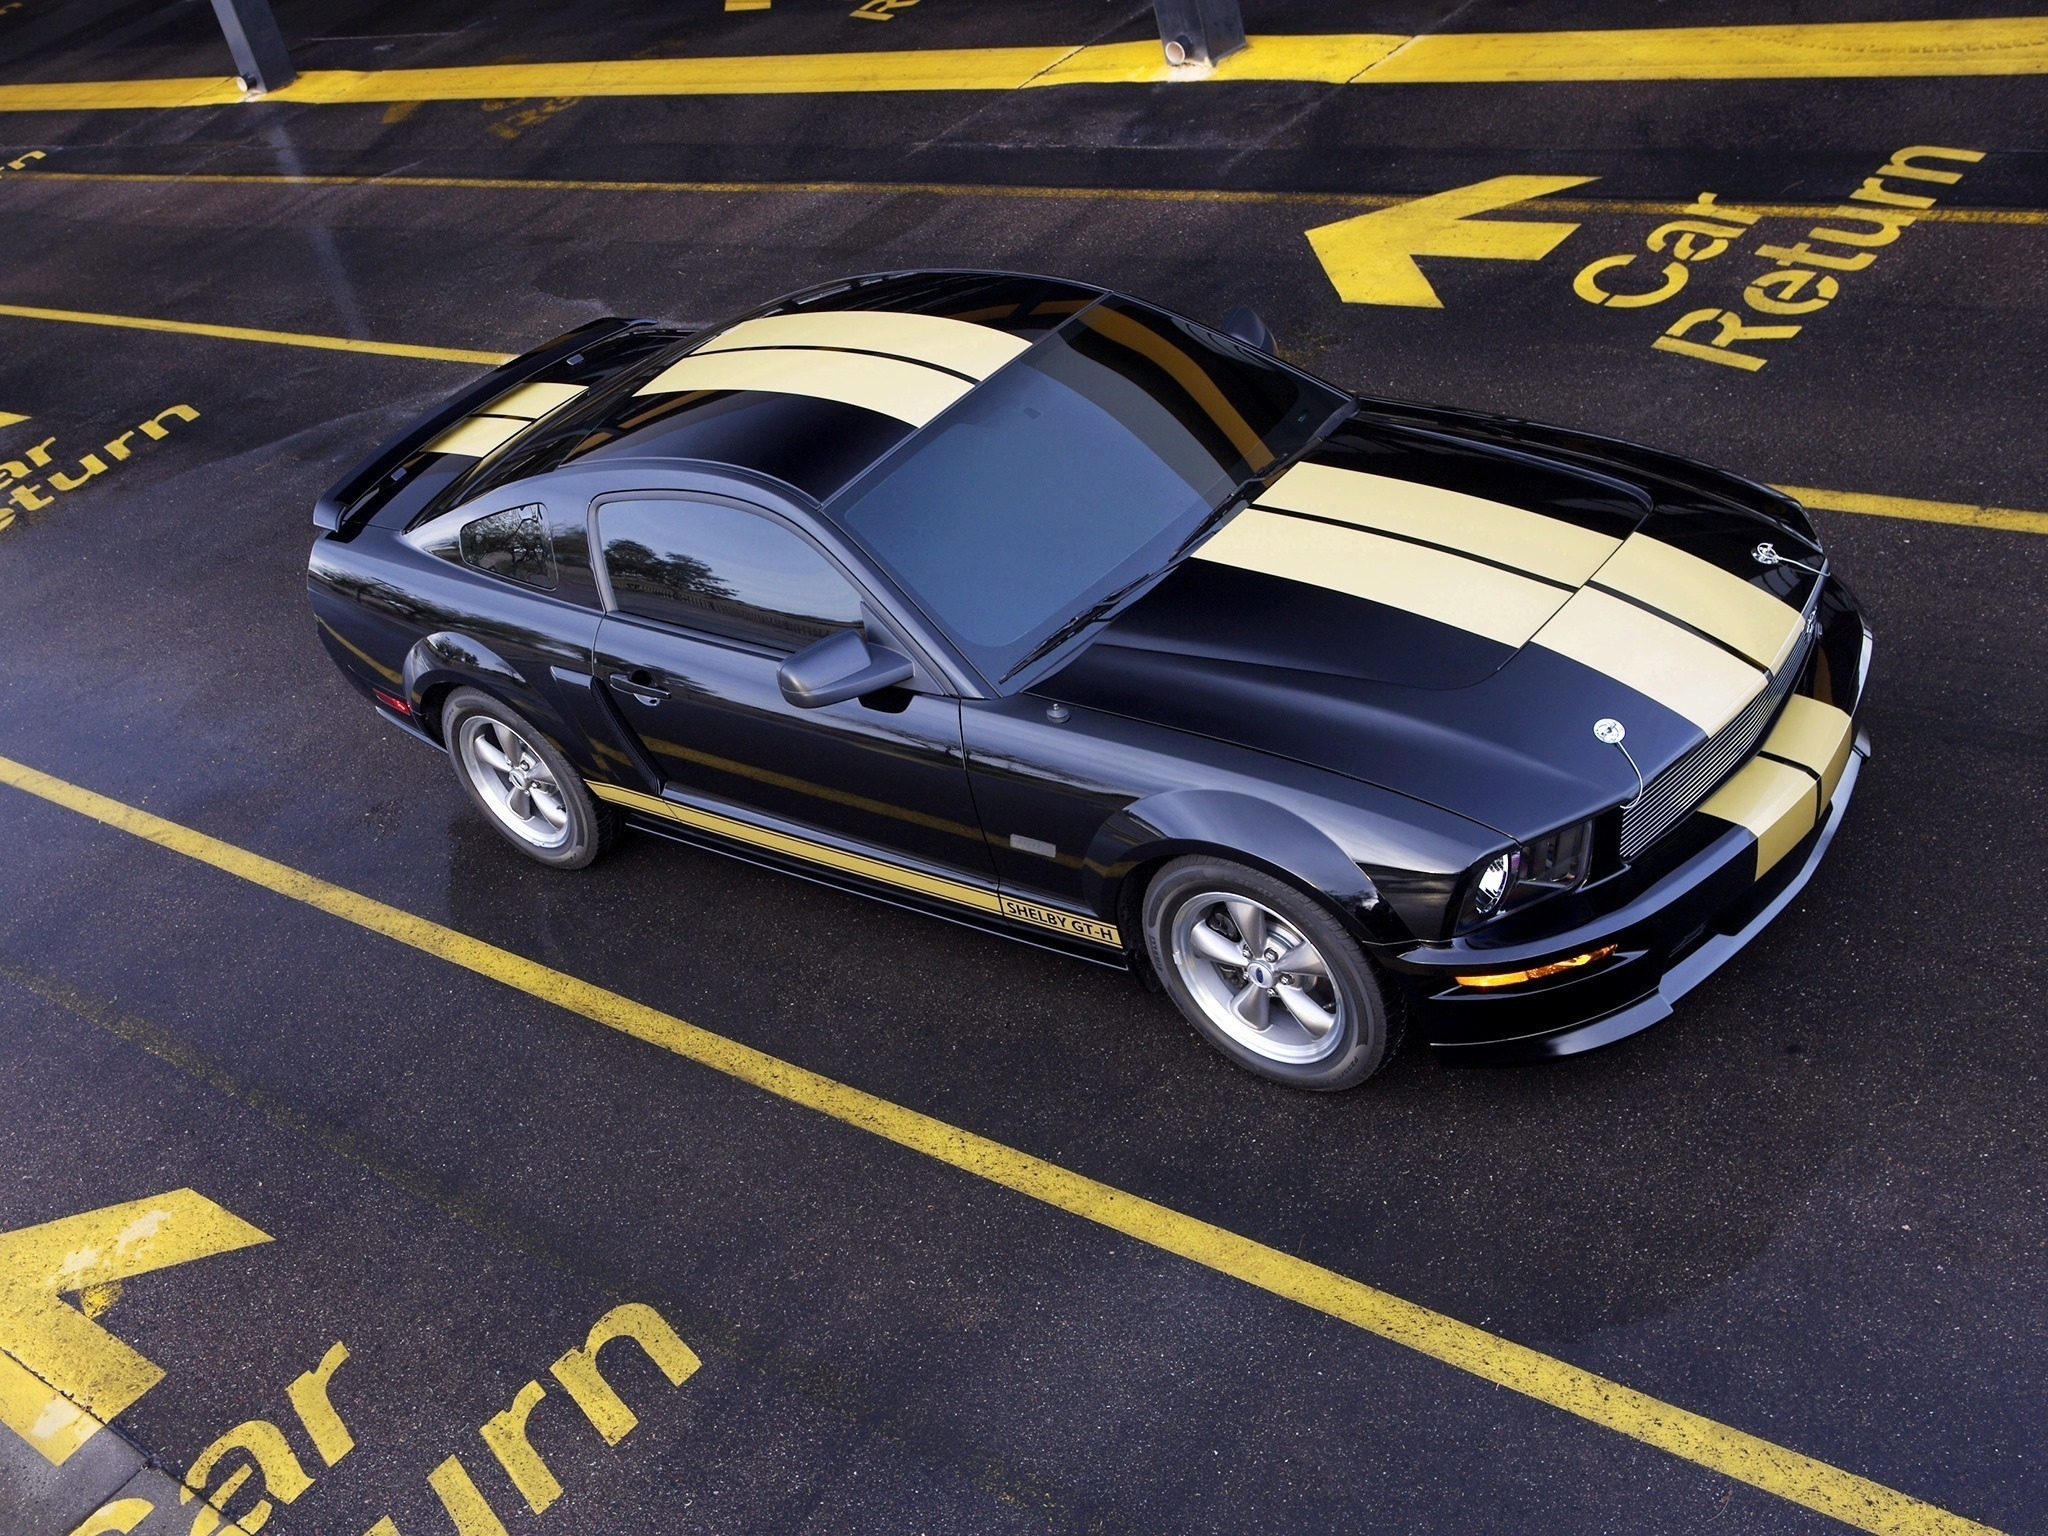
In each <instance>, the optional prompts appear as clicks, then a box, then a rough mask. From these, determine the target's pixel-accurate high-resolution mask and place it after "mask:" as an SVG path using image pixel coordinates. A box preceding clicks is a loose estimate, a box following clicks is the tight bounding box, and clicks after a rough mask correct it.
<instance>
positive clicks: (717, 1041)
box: [0, 757, 1997, 1536]
mask: <svg viewBox="0 0 2048 1536" xmlns="http://www.w3.org/2000/svg"><path fill="white" fill-rule="evenodd" d="M0 783H7V784H11V785H13V786H14V787H15V788H17V789H20V790H23V791H25V792H26V793H28V794H31V795H35V796H37V797H39V798H41V799H43V800H46V801H49V802H50V803H51V804H53V805H60V806H63V807H64V808H65V809H67V810H71V811H75V812H77V813H78V814H79V815H81V816H85V817H88V818H90V819H91V820H93V821H97V822H100V823H102V824H103V825H105V826H108V827H112V828H115V829H117V830H119V831H122V832H127V833H129V834H131V835H133V836H135V837H139V838H142V839H143V840H144V841H147V842H151V843H155V844H156V845H158V846H159V847H161V848H166V849H168V850H170V851H171V852H173V853H179V854H183V855H184V856H185V857H187V858H190V859H194V860H197V861H198V862H200V863H202V864H208V865H211V866H212V867H213V868H215V869H218V870H222V871H224V872H225V873H227V874H231V875H234V876H236V877H237V878H239V879H242V880H246V881H248V882H250V883H251V884H253V885H258V886H261V887H262V888H264V889H265V890H269V891H274V892H276V893H277V894H278V895H280V896H285V897H289V898H290V899H291V900H293V901H299V902H303V903H305V904H306V905H307V906H310V907H314V908H316V909H318V910H319V911H322V912H326V913H328V914H329V915H330V916H333V917H337V918H340V919H341V920H343V921H344V922H348V923H352V924H354V925H355V926H356V927H358V928H362V929H365V930H367V931H369V932H372V933H377V934H382V935H383V936H384V937H386V938H389V939H393V940H395V941H396V942H398V943H400V944H404V945H407V946H408V947H410V948H412V949H415V950H418V951H420V952H421V953H423V954H428V955H432V956H434V957H435V958H437V959H440V960H445V961H447V962H448V963H449V964H451V965H456V966H460V967H461V968H463V969H464V970H467V971H472V972H474V973H475V974H477V975H479V976H484V977H487V978H489V979H490V980H493V981H496V982H499V983H501V984H503V985H505V986H508V987H511V988H512V989H514V990H515V991H519V992H523V993H525V994H526V995H527V996H529V997H534V998H538V999H540V1000H541V1001H543V1002H547V1003H552V1004H554V1005H555V1006H557V1007H560V1008H563V1009H566V1010H567V1011H569V1012H571V1013H575V1014H578V1015H580V1016H581V1017H583V1018H586V1019H589V1020H591V1021H592V1022H594V1023H598V1024H602V1025H604V1026H605V1027H606V1028H608V1029H615V1030H618V1031H619V1032H620V1033H622V1034H625V1035H630V1036H632V1037H633V1038H634V1039H636V1040H641V1041H644V1042H646V1043H647V1044H649V1045H653V1046H656V1047H658V1048H660V1049H662V1050H666V1051H670V1052H673V1053H674V1054H675V1055H678V1056H682V1057H685V1058H686V1059H688V1060H691V1061H694V1062H697V1063H699V1064H700V1065H703V1066H706V1067H709V1068H711V1069H712V1070H714V1071H717V1072H722V1073H724V1074H726V1075H727V1076H728V1077H732V1078H735V1079H737V1080H738V1081H740V1082H744V1083H747V1084H750V1085H751V1086H753V1087H756V1088H759V1089H761V1090H762V1091H764V1092H767V1093H771V1094H774V1095H776V1096H777V1097H778V1098H781V1099H784V1100H787V1101H788V1102H790V1103H792V1104H797V1105H800V1106H802V1107H803V1108H806V1109H810V1110H815V1111H817V1112H818V1113H819V1114H823V1115H828V1116H830V1117H831V1118H832V1119H834V1120H837V1121H840V1122H841V1123H842V1124H846V1125H850V1126H853V1127H855V1128H856V1129H859V1130H863V1131H867V1132H869V1133H871V1134H873V1135H875V1136H879V1137H881V1138H882V1139H883V1140H885V1141H891V1142H894V1143H896V1144H897V1145H898V1146H901V1147H906V1148H909V1149H910V1150H911V1151H914V1152H918V1153H921V1154H923V1155H924V1156H926V1157H929V1158H932V1159H934V1160H936V1161H938V1162H941V1163H945V1164H947V1165H948V1166H950V1167H953V1168H957V1169H960V1170H961V1171H962V1172H965V1173H970V1174H973V1175H974V1176H975V1177H976V1178H980V1179H986V1180H987V1181H989V1182H990V1183H992V1184H998V1185H1001V1186H1002V1187H1003V1188H1005V1189H1009V1190H1014V1191H1015V1192H1017V1193H1018V1194H1022V1195H1025V1196H1028V1197H1029V1198H1031V1199H1033V1200H1037V1201H1040V1202H1042V1203H1044V1204H1046V1205H1049V1206H1051V1207H1053V1208H1054V1209H1056V1210H1060V1211H1064V1212H1066V1213H1068V1214H1069V1215H1073V1216H1078V1217H1080V1218H1082V1219H1083V1220H1086V1221H1091V1222H1094V1223H1096V1224H1097V1225H1099V1226H1102V1227H1105V1228H1107V1229H1109V1230H1110V1231H1113V1232H1118V1233H1121V1234H1122V1235H1124V1236H1125V1237H1129V1238H1132V1239H1134V1240H1136V1241H1138V1242H1141V1243H1144V1244H1147V1245H1148V1246H1150V1247H1153V1248H1157V1249H1159V1250H1160V1251H1162V1252H1165V1253H1171V1254H1174V1255H1176V1256H1177V1257H1180V1258H1183V1259H1186V1260H1188V1261H1189V1262H1191V1263H1195V1264H1199V1265H1202V1266H1203V1267H1204V1268H1207V1269H1210V1270H1213V1271H1215V1272H1216V1273H1218V1274H1222V1275H1228V1276H1230V1277H1231V1278H1232V1279H1235V1280H1239V1281H1242V1282H1243V1283H1245V1284H1246V1285H1250V1286H1254V1287H1256V1288H1258V1289H1259V1290H1262V1291H1266V1292H1268V1293H1269V1294H1271V1295H1274V1296H1278V1297H1281V1298H1283V1299H1285V1300H1288V1301H1293V1302H1296V1303H1299V1304H1300V1305H1302V1306H1304V1307H1307V1308H1309V1309H1311V1310H1312V1311H1316V1312H1321V1313H1323V1314H1324V1315H1326V1316H1329V1317H1333V1318H1336V1319H1338V1320H1339V1321H1341V1322H1346V1323H1349V1324H1351V1325H1352V1326H1354V1327H1357V1328H1362V1329H1364V1330H1365V1331H1367V1332H1369V1333H1374V1334H1377V1335H1379V1336H1380V1337H1381V1338H1384V1339H1387V1340H1390V1341H1391V1342H1393V1343H1396V1344H1399V1345H1402V1346H1403V1347H1405V1348H1408V1349H1412V1350H1415V1351H1417V1352H1418V1353H1420V1354H1423V1355H1427V1356H1429V1357H1430V1358H1431V1359H1434V1360H1439V1361H1441V1362H1443V1363H1444V1364H1446V1365H1449V1366H1451V1367H1453V1368H1455V1369H1457V1370H1460V1371H1464V1372H1467V1373H1468V1374H1470V1375H1472V1376H1475V1377H1478V1378H1479V1379H1480V1380H1482V1381H1489V1382H1492V1383H1494V1384H1495V1385H1497V1386H1502V1387H1506V1388H1507V1389H1508V1390H1510V1391H1512V1392H1518V1393H1521V1394H1522V1395H1523V1396H1525V1397H1529V1398H1533V1399H1534V1400H1536V1401H1537V1402H1540V1403H1545V1404H1548V1405H1549V1406H1551V1407H1554V1408H1558V1409H1561V1410H1562V1411H1564V1412H1566V1413H1570V1414H1574V1415H1576V1416H1577V1417H1579V1418H1581V1419H1584V1420H1586V1421H1588V1422H1589V1423H1593V1424H1598V1425H1600V1426H1601V1427H1603V1428H1606V1429H1611V1430H1614V1431H1615V1432H1617V1433H1619V1434H1622V1435H1626V1436H1628V1437H1629V1438H1630V1439H1633V1440H1638V1441H1641V1442H1642V1443H1643V1444H1645V1445H1650V1446H1654V1447H1656V1448H1657V1449H1659V1450H1662V1451H1667V1452H1669V1453H1670V1454H1672V1455H1674V1456H1678V1457H1680V1458H1682V1459H1684V1460H1686V1461H1690V1462H1693V1463H1696V1464H1697V1465H1699V1466H1703V1467H1706V1468H1709V1469H1711V1470H1713V1471H1715V1472H1719V1473H1721V1474H1723V1475H1725V1476H1727V1477H1731V1478H1734V1479H1736V1480H1737V1481H1739V1482H1744V1483H1748V1484H1749V1485H1750V1486H1752V1487H1755V1488H1760V1489H1762V1490H1763V1491H1765V1492H1766V1493H1771V1494H1775V1495H1776V1496H1778V1497H1779V1498H1783V1499H1787V1500H1790V1501H1791V1502H1793V1503H1795V1504H1800V1505H1803V1506H1804V1507H1806V1508H1808V1509H1811V1510H1815V1511H1817V1512H1818V1513H1820V1514H1824V1515H1828V1516H1830V1517H1832V1518H1834V1519H1836V1520H1840V1521H1842V1522H1843V1523H1844V1524H1847V1525H1851V1526H1854V1527H1856V1528H1857V1529H1859V1530H1864V1531H1870V1532H1874V1533H1880V1536H1997V1533H1996V1532H1993V1531H1992V1530H1991V1528H1990V1527H1988V1526H1983V1525H1979V1524H1978V1523H1977V1522H1975V1521H1973V1520H1967V1519H1964V1518H1963V1517H1962V1516H1960V1515H1955V1514H1951V1513H1949V1512H1948V1511H1947V1510H1944V1509H1941V1508H1939V1507H1937V1506H1935V1505H1933V1504H1929V1503H1926V1502H1925V1501H1923V1500H1920V1499H1916V1498H1914V1497H1913V1496H1912V1495H1910V1494H1905V1493H1900V1492H1899V1491H1897V1490H1896V1489H1892V1488H1887V1487H1885V1486H1884V1485H1883V1484H1881V1483H1875V1482H1872V1481H1870V1480H1869V1479H1868V1478H1863V1477H1858V1476H1857V1475H1856V1474H1855V1473H1853V1472H1845V1471H1843V1470H1842V1469H1841V1468H1839V1467H1833V1466H1829V1465H1828V1464H1827V1463H1826V1462H1822V1461H1816V1460H1815V1459H1814V1458H1813V1457H1810V1456H1804V1455H1801V1454H1800V1453H1799V1452H1797V1451H1794V1450H1789V1449H1787V1448H1786V1447H1784V1446H1781V1445H1775V1444H1773V1443H1772V1442H1770V1441H1768V1440H1764V1439H1761V1438H1759V1437H1758V1436H1755V1435H1751V1434H1748V1433H1745V1432H1744V1431H1742V1430H1739V1429H1736V1428H1733V1427H1732V1426H1730V1425H1727V1424H1722V1423H1719V1422H1717V1421H1716V1420H1713V1419H1709V1418H1705V1417H1703V1416H1702V1415H1700V1414H1696V1413H1692V1412H1689V1411H1688V1410H1686V1409H1684V1408H1679V1407H1676V1406H1674V1405H1673V1404H1670V1403H1666V1402H1662V1401H1659V1400H1658V1399H1657V1398H1654V1397H1651V1396H1649V1395H1648V1394H1646V1393H1642V1392H1638V1391H1636V1390H1634V1389H1633V1388H1630V1387H1626V1386H1623V1385H1622V1384H1621V1383H1619V1382H1615V1381H1610V1380H1608V1379H1607V1378H1605V1377H1603V1376H1598V1375H1595V1374H1594V1373H1593V1372H1591V1371H1586V1370H1582V1369H1580V1368H1579V1367H1577V1366H1575V1365H1572V1364H1570V1363H1569V1362H1567V1361H1563V1360H1559V1359H1557V1358H1556V1357H1554V1356H1551V1355H1546V1354H1543V1353H1542V1352H1540V1351H1538V1350H1534V1349H1530V1348H1528V1347H1526V1346H1525V1345H1521V1344H1517V1343H1515V1342H1513V1341H1512V1340H1510V1339H1504V1338H1502V1337H1500V1336H1499V1335H1498V1334H1493V1333H1488V1332H1487V1331H1486V1330H1485V1329H1483V1328H1475V1327H1473V1326H1472V1325H1471V1324H1470V1323H1465V1322H1461V1321H1459V1320H1458V1319H1457V1318H1454V1317H1451V1316H1448V1315H1447V1314H1445V1313H1442V1312H1436V1311H1432V1310H1431V1309H1430V1308H1428V1307H1424V1306H1420V1305H1418V1304H1416V1303H1415V1302H1412V1301H1406V1300H1404V1299H1402V1298H1401V1297H1399V1296H1395V1295H1393V1294H1391V1293H1390V1292H1387V1291H1383V1290H1379V1289H1377V1288H1376V1287H1373V1286H1370V1285H1366V1284H1363V1283H1362V1282H1360V1281H1357V1280H1353V1279H1350V1278H1348V1277H1347V1276H1344V1275H1340V1274H1337V1273H1336V1272H1334V1271H1332V1270H1328V1269H1324V1268H1323V1267H1322V1266H1320V1265H1318V1264H1312V1263H1310V1262H1309V1261H1308V1260H1306V1259H1300V1258H1296V1257H1295V1256H1294V1255H1292V1254H1288V1253H1282V1252H1281V1251H1279V1250H1278V1249H1275V1248H1269V1247H1267V1246H1266V1245H1265V1244H1263V1243H1259V1242H1255V1241H1253V1240H1252V1239H1251V1238H1248V1237H1243V1236H1240V1235H1239V1234H1237V1233H1235V1232H1231V1231H1229V1230H1227V1229H1225V1228H1223V1227H1218V1226H1214V1225H1212V1224H1211V1223H1209V1222H1206V1221H1202V1220H1200V1219H1198V1218H1196V1217H1193V1216H1188V1215H1185V1214H1183V1213H1182V1212H1180V1211H1176V1210H1173V1209H1171V1208H1170V1207H1167V1206H1163V1205H1159V1204H1156V1203H1154V1202H1153V1201H1150V1200H1146V1199H1144V1198H1142V1197H1141V1196H1138V1195H1133V1194H1130V1193H1127V1192H1126V1191H1124V1190H1121V1189H1117V1188H1116V1187H1114V1186H1113V1185H1109V1184H1104V1183H1101V1182H1099V1181H1097V1180H1095V1179H1091V1178H1088V1177H1086V1176H1085V1175H1082V1174H1078V1173H1074V1172H1072V1171H1070V1170H1068V1169H1065V1168H1062V1167H1060V1166H1059V1165H1058V1164H1056V1163H1049V1162H1047V1161H1045V1160H1044V1159H1043V1158H1038V1157H1033V1156H1032V1155H1031V1154H1030V1153H1028V1152H1020V1151H1018V1150H1017V1149H1016V1148H1014V1147H1009V1146H1005V1145H1004V1144H1003V1143H1001V1142H998V1141H993V1140H990V1139H989V1138H988V1137H985V1136H979V1135H976V1134H975V1133H974V1132H973V1131H969V1130H964V1129H962V1128H961V1127H959V1126H955V1125H949V1124H947V1123H946V1122H945V1121H943V1120H939V1119H936V1118H934V1117H933V1116H931V1115H927V1114H923V1113H921V1112H919V1111H917V1110H914V1109H909V1108H906V1107H905V1106H903V1105H901V1104H896V1103H893V1102H891V1101H890V1100H888V1099H884V1098H881V1097H879V1096H878V1095H875V1094H872V1093H867V1092H865V1091H863V1090H862V1089H859V1088H854V1087H851V1086H849V1085H847V1084H845V1083H841V1082H838V1081H836V1080H834V1079H832V1078H829V1077H825V1076H823V1075H822V1074H820V1073H816V1072H812V1071H809V1070H808V1069H806V1068H803V1067H799V1066H797V1065H795V1064H794V1063H792V1062H787V1061H783V1060H781V1059H780V1058H779V1057H775V1056H770V1055H768V1054H767V1053H766V1052H764V1051H758V1050H755V1049H754V1048H753V1047H752V1046H749V1045H742V1044H741V1043H739V1042H738V1041H736V1040H729V1039H727V1038H726V1037H725V1036H723V1035H718V1034H714V1033H713V1032H712V1031H710V1030H708V1029H703V1028H700V1027H699V1026H697V1025H695V1024H690V1023H687V1022H685V1021H684V1020H682V1019H679V1018H676V1017H674V1016H673V1015H671V1014H666V1013H662V1012H661V1011H659V1010H658V1009H654V1008H650V1007H648V1006H647V1005H645V1004H644V1003H636V1002H634V1001H633V1000H632V999H630V998H626V997H621V996H620V995H619V994H618V993H616V992H608V991H606V990H605V989H604V988H602V987H598V986H593V985H592V984H591V983H589V982H587V981H581V980H579V979H577V978H576V977H574V976H569V975H566V974H564V973H563V972H561V971H557V970H552V969H550V968H549V967H547V966H544V965H541V964H539V963H538V962H536V961H532V960H528V959H527V958H525V957H524V956H523V955H516V954H513V953H512V952H511V951H510V950H505V949H500V948H498V947H497V946H496V945H493V944H486V943H485V942H483V941H482V940H481V939H475V938H471V937H470V936H469V935H468V934H465V933H460V932H457V931H456V930H455V929H453V928H447V927H444V926H442V925H441V924H439V923H435V922H430V921H429V920H428V919H426V918H423V917H417V916H415V915H413V914H412V913H410V912H406V911H402V910H401V909H399V908H397V907H393V906H388V905H386V904H385V903H383V902H381V901H376V900H373V899H372V898H370V897H368V896H363V895H360V894H358V893H357V892H355V891H351V890H348V889H346V888H345V887H343V886H338V885H333V884H330V883H329V882H327V881H325V880H322V879H320V878H318V877H317V876H314V875H309V874H306V873H304V872H303V871H301V870H296V869H293V868H292V867H291V866H289V865H286V864H280V863H278V862H276V861H275V860H273V859H267V858H264V857H263V856H262V855H260V854H256V853H251V852H249V851H248V850H247V849H244V848H238V847H236V846H235V845H234V844H232V843H226V842H222V841H221V840H220V839H219V838H215V837H210V836H208V835H207V834H206V833H204V832H199V831H196V830H194V829H193V828H191V827H186V826H182V825H180V824H179V823H177V822H174V821H168V820H166V819H165V818H163V817H161V816H157V815H153V814H151V813H150V812H148V811H144V810H141V809H139V808H137V807H135V806H130V805H125V804H123V803H122V802H121V801H118V800H114V799H110V798H108V797H107V796H105V795H102V794H98V793H95V792H94V791H92V790H89V789H85V788H82V787H80V786H79V785H76V784H71V783H67V782H66V781H64V780H62V779H58V778H54V777H52V776H51V775H49V774H46V773H42V772H40V771H38V770H37V769H34V768H30V767H28V766H27V765H26V764H23V763H18V762H15V761H14V760H13V759H11V758H6V757H0Z"/></svg>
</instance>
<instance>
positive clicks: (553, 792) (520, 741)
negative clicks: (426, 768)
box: [455, 714, 569, 849]
mask: <svg viewBox="0 0 2048 1536" xmlns="http://www.w3.org/2000/svg"><path fill="white" fill-rule="evenodd" d="M455 750H456V752H457V754H458V756H459V757H460V760H461V763H462V768H463V771H464V772H465V773H467V774H468V776H469V782H470V783H471V784H472V785H473V786H474V787H475V789H476V792H477V797H478V798H479V799H480V800H482V801H483V803H484V805H485V807H486V808H487V809H488V810H489V811H490V812H491V813H492V814H493V815H494V816H496V817H497V818H498V822H499V824H500V825H501V826H503V827H504V829H505V830H506V831H507V832H510V833H511V834H512V835H513V837H515V838H516V839H518V840H519V841H520V842H523V843H526V844H528V845H530V846H532V847H534V848H541V849H551V848H560V847H562V846H563V845H564V844H565V843H567V842H568V841H569V808H568V806H567V805H566V804H565V803H564V800H563V795H562V791H561V788H560V786H558V785H557V784H556V782H555V774H554V770H553V769H552V768H550V767H549V766H548V765H547V763H546V761H545V760H544V759H543V758H542V757H541V755H540V753H539V752H538V751H537V750H536V749H535V748H534V746H533V744H532V743H531V742H529V741H528V740H527V739H526V738H525V737H524V736H522V735H520V733H519V732H518V731H517V730H516V729H514V728H513V727H512V726H511V725H508V724H507V723H506V722H505V721H503V720H499V719H495V718H493V717H492V716H490V715H485V714H474V715H469V716H467V717H465V718H464V719H463V721H462V722H461V724H460V725H459V726H458V727H457V728H456V742H455Z"/></svg>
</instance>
